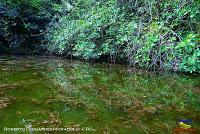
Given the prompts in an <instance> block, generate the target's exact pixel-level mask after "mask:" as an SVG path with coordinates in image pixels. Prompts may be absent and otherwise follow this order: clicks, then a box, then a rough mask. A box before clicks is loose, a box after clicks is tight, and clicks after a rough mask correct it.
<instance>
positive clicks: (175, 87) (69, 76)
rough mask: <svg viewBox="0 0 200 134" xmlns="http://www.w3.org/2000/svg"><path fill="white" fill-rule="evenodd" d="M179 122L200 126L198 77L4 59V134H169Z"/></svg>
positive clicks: (0, 101)
mask: <svg viewBox="0 0 200 134" xmlns="http://www.w3.org/2000/svg"><path fill="white" fill-rule="evenodd" d="M179 119H191V120H192V127H193V128H199V127H200V76H199V75H186V74H175V73H173V74H170V73H167V72H163V73H153V72H145V71H142V70H133V69H130V68H128V67H125V66H122V65H109V64H90V63H84V62H79V61H69V60H63V59H58V58H57V59H56V58H45V57H28V58H22V57H12V58H7V57H0V134H1V133H15V134H21V133H27V134H32V133H45V132H39V131H37V132H36V131H33V132H31V131H26V132H22V131H16V132H13V131H5V130H4V129H5V127H7V128H24V127H27V125H29V127H31V128H42V127H44V128H76V129H78V128H80V129H82V130H80V131H78V132H74V131H71V132H70V133H86V134H87V133H89V134H90V133H96V134H107V133H108V134H109V133H111V134H113V133H116V134H118V133H119V134H143V133H158V134H170V133H172V130H173V128H175V127H178V125H177V121H178V120H179ZM85 129H87V130H85ZM46 133H61V134H63V133H68V132H66V131H62V132H61V131H60V132H58V131H52V132H46Z"/></svg>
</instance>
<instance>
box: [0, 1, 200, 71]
mask: <svg viewBox="0 0 200 134" xmlns="http://www.w3.org/2000/svg"><path fill="white" fill-rule="evenodd" d="M9 1H13V0H8V1H6V2H3V3H9ZM15 2H16V3H17V2H18V3H20V2H21V4H22V5H23V6H20V10H19V11H20V14H19V13H17V12H16V11H15V12H14V11H12V12H14V16H12V15H11V16H8V17H4V18H3V19H5V18H6V20H3V21H4V22H5V23H6V24H1V26H2V27H3V28H4V31H3V33H5V35H4V37H5V38H6V39H7V40H8V41H9V43H10V44H13V43H16V41H15V40H13V39H16V37H15V35H17V37H18V36H19V37H18V38H19V39H21V38H22V37H23V39H24V38H25V39H30V38H29V37H30V36H31V35H32V33H29V32H30V31H31V32H32V31H34V30H35V29H37V32H36V33H37V34H38V33H39V34H40V33H41V32H40V30H45V34H42V38H43V37H44V36H45V40H42V39H41V40H42V41H43V44H45V46H46V47H45V48H46V49H47V51H48V52H50V53H53V54H64V55H69V56H73V57H76V58H80V59H86V60H98V59H104V60H107V61H110V62H115V61H118V62H120V61H123V62H128V63H129V64H130V65H133V66H138V67H143V68H147V69H159V70H166V69H169V70H174V71H184V72H200V45H199V42H200V40H199V38H200V37H199V31H200V25H199V22H200V21H199V19H200V2H199V1H198V0H182V1H179V0H162V1H161V0H151V1H149V0H107V1H105V0H101V1H99V0H69V1H67V0H61V1H57V2H55V1H54V2H53V0H52V1H50V0H49V1H48V2H47V1H45V0H30V1H29V2H26V1H25V0H17V1H16V0H15ZM10 3H13V2H10ZM24 4H27V6H24ZM14 5H16V4H14ZM17 5H20V4H17ZM1 7H2V6H1ZM6 7H9V8H11V9H12V10H13V9H14V8H13V7H12V6H10V5H9V6H6ZM17 7H19V6H17ZM27 7H28V8H27ZM21 8H22V9H23V10H22V9H21ZM6 11H7V12H9V11H10V10H6ZM31 11H32V12H31ZM27 13H29V14H27ZM5 14H6V13H4V16H5ZM7 14H9V15H10V14H11V13H7ZM18 14H19V15H18ZM30 15H32V16H34V17H35V18H40V19H41V18H45V17H46V18H48V21H47V22H48V25H47V24H45V25H41V24H40V23H41V21H40V22H39V23H37V24H36V25H33V22H32V21H29V20H26V19H16V18H18V16H20V18H26V17H27V16H30ZM21 16H22V17H21ZM47 16H48V17H47ZM7 18H8V19H7ZM35 18H34V20H35ZM7 20H9V21H7ZM19 20H20V21H21V22H19V25H18V26H21V27H23V28H20V29H24V30H22V31H21V30H19V31H21V32H22V33H20V32H19V31H17V33H16V30H13V29H12V30H11V32H8V31H6V30H8V28H7V27H6V26H9V25H8V24H7V23H8V22H9V23H10V24H11V25H13V24H15V23H16V21H19ZM3 21H1V23H2V22H3ZM11 22H12V23H11ZM17 24H18V23H17ZM5 25H6V26H5ZM34 26H45V27H37V28H35V27H34ZM5 28H7V29H5ZM1 29H2V28H1ZM38 30H39V31H38ZM13 32H14V33H15V34H14V33H13ZM1 33H2V31H1ZM27 33H29V34H27ZM27 35H28V36H27ZM21 36H22V37H21ZM39 37H41V36H39ZM41 40H40V41H41ZM17 41H18V40H17ZM22 41H23V42H24V41H25V42H26V43H27V41H26V40H21V42H20V41H18V42H17V43H19V44H21V43H22Z"/></svg>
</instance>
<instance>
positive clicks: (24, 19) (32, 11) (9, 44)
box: [0, 0, 55, 51]
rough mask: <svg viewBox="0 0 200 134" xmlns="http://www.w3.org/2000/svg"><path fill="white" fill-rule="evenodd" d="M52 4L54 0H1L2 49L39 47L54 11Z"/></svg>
mask: <svg viewBox="0 0 200 134" xmlns="http://www.w3.org/2000/svg"><path fill="white" fill-rule="evenodd" d="M54 3H55V2H54ZM52 5H53V0H0V17H1V18H0V38H1V39H0V43H1V44H2V45H0V49H1V50H2V51H5V50H6V49H8V50H10V49H13V50H16V49H17V48H19V49H22V48H30V49H36V48H38V44H41V41H42V40H44V34H45V29H46V25H47V24H48V23H49V22H50V19H51V18H52V16H53V13H54V11H53V10H52ZM19 49H17V50H19Z"/></svg>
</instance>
